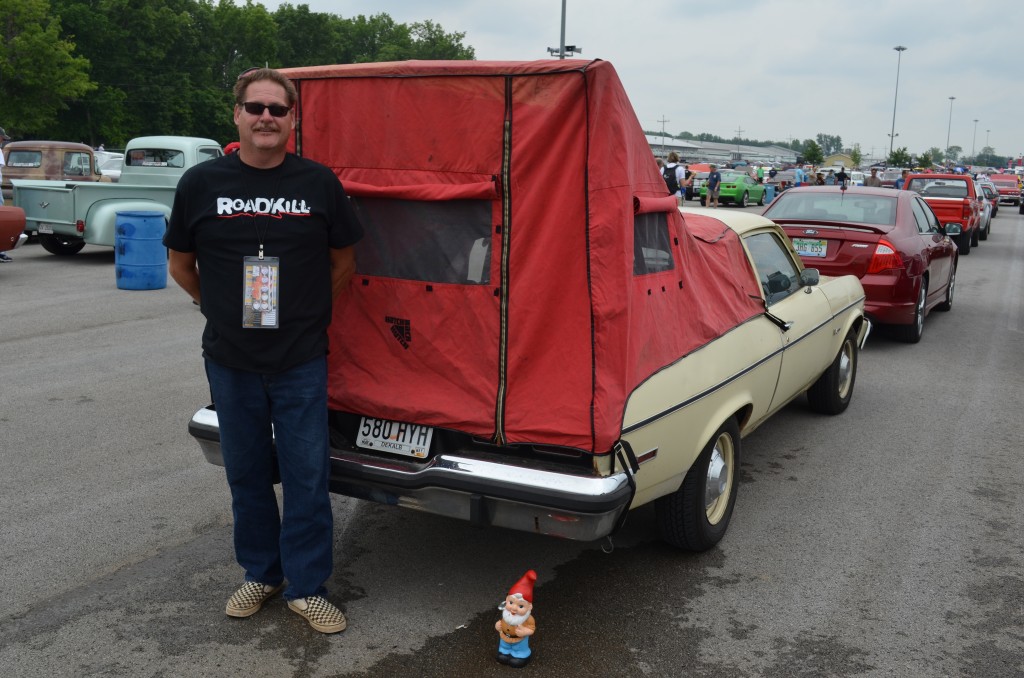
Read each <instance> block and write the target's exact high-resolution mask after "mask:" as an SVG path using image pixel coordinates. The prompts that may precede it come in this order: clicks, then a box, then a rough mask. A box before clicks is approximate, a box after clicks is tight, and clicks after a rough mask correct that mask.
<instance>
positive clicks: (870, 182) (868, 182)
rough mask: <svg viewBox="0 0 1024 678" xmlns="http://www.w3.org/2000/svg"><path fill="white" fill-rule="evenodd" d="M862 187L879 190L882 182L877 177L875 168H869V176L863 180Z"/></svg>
mask: <svg viewBox="0 0 1024 678" xmlns="http://www.w3.org/2000/svg"><path fill="white" fill-rule="evenodd" d="M864 185H865V186H874V187H876V188H881V186H882V180H881V179H880V178H879V177H878V168H877V167H872V168H871V174H870V176H868V178H867V179H865V180H864Z"/></svg>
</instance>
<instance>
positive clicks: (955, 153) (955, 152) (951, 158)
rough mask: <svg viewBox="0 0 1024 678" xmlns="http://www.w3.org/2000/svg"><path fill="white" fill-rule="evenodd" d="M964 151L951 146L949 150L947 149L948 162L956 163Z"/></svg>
mask: <svg viewBox="0 0 1024 678" xmlns="http://www.w3.org/2000/svg"><path fill="white" fill-rule="evenodd" d="M963 151H964V149H962V148H960V147H959V146H950V147H949V148H947V149H946V155H945V158H946V161H947V162H956V159H957V158H959V157H960V154H961V153H963Z"/></svg>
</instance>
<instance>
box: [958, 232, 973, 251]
mask: <svg viewBox="0 0 1024 678" xmlns="http://www.w3.org/2000/svg"><path fill="white" fill-rule="evenodd" d="M956 251H957V252H959V253H960V254H963V255H965V256H966V255H968V254H970V253H971V237H970V236H969V235H967V234H966V233H961V234H960V235H958V236H957V237H956Z"/></svg>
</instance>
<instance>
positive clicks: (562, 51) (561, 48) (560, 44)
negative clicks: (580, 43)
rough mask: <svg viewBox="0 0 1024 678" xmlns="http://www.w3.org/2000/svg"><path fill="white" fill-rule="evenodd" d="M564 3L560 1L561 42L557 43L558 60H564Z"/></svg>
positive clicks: (563, 0) (564, 0)
mask: <svg viewBox="0 0 1024 678" xmlns="http://www.w3.org/2000/svg"><path fill="white" fill-rule="evenodd" d="M565 2H566V0H562V41H561V42H560V43H559V51H558V58H559V59H564V58H565Z"/></svg>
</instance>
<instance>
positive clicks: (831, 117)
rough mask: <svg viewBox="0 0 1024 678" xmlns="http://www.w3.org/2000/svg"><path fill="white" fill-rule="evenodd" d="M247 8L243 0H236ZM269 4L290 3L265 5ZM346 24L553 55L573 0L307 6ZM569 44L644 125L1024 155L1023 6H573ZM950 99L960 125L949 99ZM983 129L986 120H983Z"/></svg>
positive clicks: (631, 2) (806, 1)
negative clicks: (615, 85)
mask: <svg viewBox="0 0 1024 678" xmlns="http://www.w3.org/2000/svg"><path fill="white" fill-rule="evenodd" d="M238 1H239V2H241V0H238ZM260 4H263V5H264V6H266V7H267V8H268V9H271V10H273V9H276V7H277V6H278V5H279V4H281V3H278V2H267V1H264V2H262V3H260ZM291 4H293V5H300V4H308V5H309V7H310V9H311V10H313V11H318V12H329V13H331V14H336V15H340V16H344V17H353V16H356V15H359V14H364V15H367V16H370V15H374V14H380V13H387V14H389V15H390V16H391V17H392V18H393V19H394V20H395V21H397V22H399V23H412V22H415V21H423V20H425V19H430V20H431V21H434V22H435V23H438V24H440V25H441V26H442V27H443V28H444V30H445V31H446V32H461V33H465V38H464V40H463V44H465V45H469V46H471V47H473V48H474V50H476V56H477V59H481V60H517V61H518V60H534V59H544V58H548V55H547V49H546V48H548V47H556V48H557V47H558V45H559V40H560V30H561V12H562V2H561V0H511V1H507V2H492V1H488V0H429V1H428V0H308V1H307V2H292V3H291ZM566 7H567V9H566V33H565V40H566V44H568V45H578V46H580V47H581V48H582V49H583V53H582V55H581V57H583V58H588V59H603V60H605V61H610V62H612V64H613V65H614V66H615V68H616V70H617V71H618V73H619V77H620V78H621V79H622V81H623V84H624V85H625V88H626V92H627V93H628V94H629V97H630V100H631V101H632V102H633V107H634V109H635V110H636V113H637V117H638V118H639V119H640V123H641V125H642V126H643V127H644V128H645V129H650V130H660V129H661V128H662V123H661V120H662V119H666V120H667V122H665V123H664V129H665V131H666V132H668V133H670V134H678V133H679V132H683V131H688V132H693V133H694V134H698V133H701V132H709V133H712V134H717V135H720V136H722V137H726V138H729V139H731V138H732V137H734V136H736V135H737V132H738V130H742V132H740V133H739V136H742V137H744V138H747V139H759V140H767V139H772V140H786V139H789V138H799V139H813V138H815V136H816V135H817V134H819V133H823V134H833V135H838V136H840V137H842V139H843V144H844V145H845V146H847V147H849V146H852V145H853V144H854V143H859V144H860V147H861V151H862V152H863V153H864V154H865V155H871V154H872V153H874V154H881V153H882V152H883V150H884V151H885V152H887V151H888V148H889V133H890V131H891V129H892V126H893V104H894V98H895V97H896V94H897V92H896V72H897V60H898V53H897V52H896V51H894V50H893V47H895V46H896V45H903V46H906V47H907V51H905V52H903V53H902V57H899V92H898V99H895V109H896V110H895V129H896V133H897V134H898V136H897V137H896V140H895V141H896V144H895V145H896V147H897V148H898V147H900V146H906V147H907V149H908V150H909V151H910V152H911V153H919V152H922V151H926V150H928V149H929V148H931V147H933V146H934V147H938V148H944V147H945V146H946V139H947V134H948V136H949V143H950V145H952V146H960V147H961V148H962V149H963V152H964V154H968V155H969V154H970V153H971V152H972V148H973V149H974V150H975V151H977V152H980V151H981V149H982V147H984V146H985V145H986V143H987V144H988V145H990V146H992V147H993V149H994V151H995V152H996V153H998V154H1003V155H1012V156H1013V157H1017V156H1019V155H1021V154H1022V153H1024V87H1022V86H1021V85H1022V83H1024V74H1022V67H1024V59H1022V47H1024V3H1022V2H1019V0H1005V1H1004V2H990V1H988V0H975V1H973V2H966V1H964V0H902V1H898V2H897V1H890V0H848V1H845V2H833V1H832V0H711V1H709V2H690V1H689V0H567V5H566ZM951 96H953V97H956V99H955V100H954V101H953V102H952V116H951V115H950V104H951V102H950V100H949V97H951ZM975 119H977V120H978V122H977V124H975V122H974V120H975Z"/></svg>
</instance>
